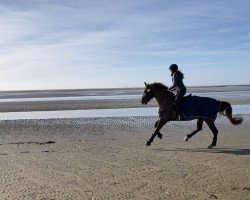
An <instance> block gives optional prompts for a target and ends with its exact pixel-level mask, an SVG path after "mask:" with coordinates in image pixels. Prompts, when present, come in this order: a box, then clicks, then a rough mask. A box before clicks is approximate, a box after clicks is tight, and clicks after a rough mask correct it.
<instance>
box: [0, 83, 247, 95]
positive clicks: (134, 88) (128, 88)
mask: <svg viewBox="0 0 250 200" xmlns="http://www.w3.org/2000/svg"><path fill="white" fill-rule="evenodd" d="M229 87H237V88H238V87H244V88H246V87H247V88H249V89H248V90H250V84H249V85H248V84H243V85H210V86H209V85H203V86H187V88H188V89H197V88H229ZM138 89H143V87H120V88H119V87H118V88H116V87H114V88H76V89H74V88H72V89H70V88H69V89H35V90H29V89H28V90H23V89H21V90H0V93H15V92H44V91H49V92H62V91H76V92H77V91H99V90H138Z"/></svg>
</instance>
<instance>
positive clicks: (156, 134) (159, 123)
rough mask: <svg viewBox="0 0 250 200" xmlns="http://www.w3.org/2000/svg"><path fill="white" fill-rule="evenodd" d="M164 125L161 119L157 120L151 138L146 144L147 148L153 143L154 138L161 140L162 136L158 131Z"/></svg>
mask: <svg viewBox="0 0 250 200" xmlns="http://www.w3.org/2000/svg"><path fill="white" fill-rule="evenodd" d="M165 124H166V122H164V121H163V120H162V119H159V121H158V123H157V127H156V130H155V132H154V133H153V134H152V136H151V137H150V139H149V140H148V141H147V143H146V145H147V146H150V145H151V143H152V142H153V141H154V138H155V136H158V137H159V138H160V139H161V138H162V134H161V133H160V130H161V128H162V127H163V126H164V125H165Z"/></svg>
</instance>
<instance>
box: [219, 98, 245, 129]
mask: <svg viewBox="0 0 250 200" xmlns="http://www.w3.org/2000/svg"><path fill="white" fill-rule="evenodd" d="M219 112H220V113H222V114H223V115H225V116H226V117H227V118H228V119H229V120H230V122H231V123H232V124H233V125H239V124H241V123H242V122H243V117H240V116H234V117H233V109H232V106H231V104H230V103H228V102H226V101H221V104H220V109H219Z"/></svg>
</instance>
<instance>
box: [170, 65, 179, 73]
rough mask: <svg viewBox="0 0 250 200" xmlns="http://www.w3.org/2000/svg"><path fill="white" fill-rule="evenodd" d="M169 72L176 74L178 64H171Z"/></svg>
mask: <svg viewBox="0 0 250 200" xmlns="http://www.w3.org/2000/svg"><path fill="white" fill-rule="evenodd" d="M169 70H171V71H172V72H176V71H177V70H178V65H176V64H171V65H170V66H169Z"/></svg>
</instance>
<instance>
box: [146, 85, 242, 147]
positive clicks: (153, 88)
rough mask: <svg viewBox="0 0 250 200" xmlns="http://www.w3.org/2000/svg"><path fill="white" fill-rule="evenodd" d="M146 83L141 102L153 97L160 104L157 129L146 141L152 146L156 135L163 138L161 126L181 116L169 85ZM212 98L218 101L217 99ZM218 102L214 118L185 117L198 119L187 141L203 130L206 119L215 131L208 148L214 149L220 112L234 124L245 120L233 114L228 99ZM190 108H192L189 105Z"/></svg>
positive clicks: (148, 100) (186, 138)
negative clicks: (175, 105) (216, 124)
mask: <svg viewBox="0 0 250 200" xmlns="http://www.w3.org/2000/svg"><path fill="white" fill-rule="evenodd" d="M144 84H145V89H144V92H143V96H142V99H141V103H142V104H145V105H146V104H147V103H148V102H150V100H151V99H153V98H155V99H156V101H157V102H158V105H159V120H157V121H156V123H155V131H154V133H153V134H152V136H151V137H150V139H149V140H148V141H147V143H146V146H150V145H151V143H152V142H153V141H154V138H155V137H156V136H157V137H158V138H160V139H162V134H161V133H160V130H161V128H162V127H163V126H164V125H165V124H166V123H167V122H170V121H179V120H178V119H179V117H178V113H177V111H176V109H175V107H174V102H175V95H174V93H173V92H171V91H169V89H168V87H167V86H165V85H164V84H162V83H157V82H156V83H152V84H147V83H145V82H144ZM185 98H188V97H184V99H185ZM200 98H202V97H200ZM209 99H212V98H209ZM212 100H214V101H217V100H215V99H212ZM183 101H184V100H183ZM218 102H219V104H218V105H219V106H218V110H216V113H215V117H214V118H213V119H210V118H206V117H203V116H194V117H192V118H188V119H183V121H190V120H197V128H196V130H194V131H192V132H191V133H190V134H187V136H186V137H185V139H184V141H185V142H187V141H188V140H189V139H190V138H191V137H193V136H194V135H195V134H197V133H198V132H199V131H201V130H202V126H203V122H204V121H205V122H206V123H207V125H208V127H209V128H210V130H211V131H212V133H213V140H212V143H211V144H210V145H209V146H208V149H212V148H213V147H215V146H216V144H217V135H218V132H219V131H218V129H217V128H216V126H215V124H214V122H215V120H216V117H217V114H218V113H220V114H223V115H225V116H226V117H227V118H228V119H229V120H230V122H231V123H232V124H233V125H239V124H241V123H242V122H243V118H242V117H240V116H233V115H232V106H231V104H230V103H228V102H226V101H218ZM201 105H202V104H201ZM202 106H203V107H204V108H205V107H206V105H202ZM210 106H212V107H214V106H215V103H212V104H211V105H210ZM189 109H192V108H191V107H189Z"/></svg>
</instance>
